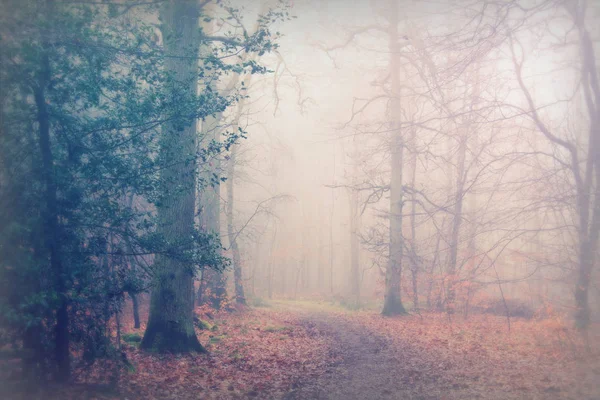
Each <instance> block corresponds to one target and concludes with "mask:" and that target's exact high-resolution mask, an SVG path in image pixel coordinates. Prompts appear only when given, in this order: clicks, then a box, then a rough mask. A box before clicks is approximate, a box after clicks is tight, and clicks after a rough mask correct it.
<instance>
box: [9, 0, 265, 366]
mask: <svg viewBox="0 0 600 400" xmlns="http://www.w3.org/2000/svg"><path fill="white" fill-rule="evenodd" d="M128 10H129V8H125V10H124V11H123V5H119V4H110V5H109V4H102V3H89V4H86V3H85V2H73V3H71V2H67V3H65V2H52V1H46V2H38V1H32V0H29V1H18V2H17V1H14V0H9V1H5V2H2V5H0V25H1V26H2V28H1V30H0V39H1V43H0V45H1V46H2V53H1V59H0V86H1V87H2V94H1V97H0V107H1V119H0V129H1V130H0V133H1V134H0V163H1V175H0V183H1V185H0V225H1V226H0V263H1V264H0V291H1V292H2V297H1V299H0V324H1V325H2V327H3V328H4V331H3V335H2V337H3V341H4V342H5V343H11V344H13V345H15V346H18V345H19V343H22V345H23V346H24V347H26V348H30V349H31V350H32V351H33V354H35V357H34V358H35V359H33V360H30V361H31V363H32V364H35V365H36V368H37V372H36V374H38V375H40V376H42V377H45V376H46V375H47V373H48V372H49V371H50V370H51V369H52V364H53V362H54V361H55V358H56V355H55V354H53V351H55V350H57V349H58V347H59V344H57V343H56V336H55V327H57V326H59V325H61V324H62V325H64V324H67V325H68V326H67V327H66V329H68V336H69V338H68V341H70V342H71V344H72V346H71V350H77V353H78V354H83V355H84V358H85V359H87V360H88V361H89V362H93V360H94V359H96V358H97V357H102V356H108V355H110V354H117V353H115V351H114V348H113V347H114V346H113V344H112V343H111V334H110V329H109V324H108V321H109V320H110V318H111V317H112V316H114V315H115V313H116V312H117V311H118V310H119V309H120V308H121V306H122V303H123V298H124V297H123V296H124V293H126V292H129V293H137V292H141V291H144V290H146V289H147V288H148V284H149V282H151V278H152V276H153V273H154V271H153V267H152V259H153V257H154V256H155V255H157V254H161V255H164V256H167V257H171V258H176V259H178V260H182V261H184V262H185V263H186V264H187V265H189V266H190V270H191V271H193V270H195V268H197V267H199V266H206V267H212V268H215V269H223V268H224V267H225V266H226V265H227V260H225V259H224V258H223V257H222V256H221V255H220V250H221V244H220V240H219V238H218V237H216V236H214V235H207V234H205V233H203V232H202V231H201V230H200V229H196V231H195V232H194V233H193V235H192V236H191V237H181V238H178V239H177V240H176V241H168V240H166V239H165V238H164V237H161V235H160V234H159V233H158V231H157V229H156V227H157V223H158V221H157V219H156V215H155V207H156V205H157V204H160V201H161V199H163V198H164V196H166V195H169V196H173V195H175V196H177V195H183V194H184V193H182V191H181V190H178V189H177V188H175V189H174V192H175V193H164V192H163V186H161V185H160V182H159V179H160V171H161V170H162V169H164V168H165V164H164V162H165V160H163V159H161V158H160V157H158V149H159V146H160V140H161V130H162V127H163V125H164V124H165V123H167V122H168V123H169V124H172V125H175V126H184V125H185V124H189V123H190V121H196V120H198V119H200V120H201V119H204V118H205V117H207V116H209V115H212V114H215V113H217V112H222V111H224V110H226V109H227V108H228V107H229V106H231V105H232V104H234V103H235V102H236V101H237V100H238V99H239V98H240V96H241V94H240V93H238V92H236V91H234V92H232V93H230V94H227V95H221V94H219V93H218V92H216V91H209V90H207V91H203V92H201V93H200V94H196V93H190V91H189V90H185V89H184V87H185V85H183V84H182V83H181V82H177V81H175V80H174V78H173V76H171V75H170V74H169V73H167V72H166V69H165V62H166V60H167V56H166V55H165V54H164V51H163V49H162V47H161V46H160V44H159V42H157V40H156V33H155V29H154V26H153V25H152V24H151V23H150V22H148V21H151V20H152V15H153V14H154V13H155V12H156V8H155V6H154V5H152V4H149V5H147V6H145V5H140V6H139V7H136V8H135V12H128ZM271 21H272V18H271V19H269V20H268V21H265V24H264V26H261V30H260V35H258V36H252V37H248V38H246V39H247V40H246V41H242V42H240V43H239V44H236V45H226V46H224V47H217V46H215V47H214V49H213V51H212V53H211V54H209V55H208V56H207V57H206V59H204V60H202V61H203V62H202V63H200V64H201V65H200V72H199V76H198V77H196V78H195V79H201V78H202V77H203V76H205V75H206V71H210V74H211V75H212V76H213V77H215V78H216V79H218V78H219V77H220V76H226V75H227V74H230V73H234V72H235V73H240V72H243V71H245V72H249V73H262V72H265V69H263V68H260V67H259V66H258V65H256V64H248V63H243V64H237V63H235V62H230V63H228V64H227V63H225V61H223V57H222V55H223V54H224V53H225V52H227V51H229V52H231V51H233V49H235V50H236V51H237V49H238V48H239V47H242V48H244V49H245V50H246V51H251V52H264V51H269V50H271V49H273V48H274V46H275V44H274V42H273V41H272V37H271V34H270V32H269V30H268V26H267V25H268V23H270V22H271ZM244 134H245V132H243V131H239V132H233V133H229V134H228V137H227V139H226V140H225V141H224V142H223V143H212V144H211V146H207V147H205V148H201V149H198V151H197V153H196V154H195V156H194V157H193V158H191V159H189V160H186V162H190V163H201V162H207V160H209V159H210V158H211V157H214V156H215V155H216V154H219V153H221V152H223V151H226V150H227V149H228V147H229V146H231V144H232V143H235V142H236V141H237V140H239V139H240V138H242V137H243V136H244ZM198 181H199V182H198V183H199V187H201V188H202V187H204V186H206V185H209V184H210V182H207V181H205V180H203V178H202V177H200V176H199V177H198ZM60 309H67V310H68V319H67V320H66V321H64V322H60V321H58V320H57V316H56V315H57V310H60ZM3 344H4V343H3ZM66 345H67V346H68V345H69V342H67V343H66Z"/></svg>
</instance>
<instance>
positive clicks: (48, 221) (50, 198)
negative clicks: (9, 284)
mask: <svg viewBox="0 0 600 400" xmlns="http://www.w3.org/2000/svg"><path fill="white" fill-rule="evenodd" d="M48 5H49V6H48V8H50V6H51V5H50V2H48ZM43 47H44V51H45V53H44V54H43V55H42V58H41V65H40V73H39V82H38V85H37V88H36V89H35V90H34V98H35V104H36V108H37V122H38V142H39V148H40V152H41V156H42V175H43V176H42V179H43V182H44V185H45V192H44V202H45V209H44V219H45V221H44V236H45V242H46V247H47V249H48V252H49V254H50V270H51V271H52V280H53V287H54V290H55V291H56V294H57V296H58V302H57V306H56V322H55V326H54V346H55V347H54V357H55V359H56V364H57V368H56V372H55V378H56V380H58V381H60V382H65V381H67V380H68V379H69V377H70V374H71V360H70V355H69V313H68V309H67V291H66V284H65V277H64V268H63V260H62V256H61V249H60V236H61V229H60V225H59V215H58V214H59V210H58V203H57V186H56V182H55V180H54V156H53V154H52V144H51V138H50V115H49V113H48V108H47V103H46V93H45V90H46V89H47V85H48V83H49V81H50V76H51V73H52V72H51V70H50V60H49V57H48V53H47V52H46V50H47V47H48V45H47V44H46V43H44V45H43Z"/></svg>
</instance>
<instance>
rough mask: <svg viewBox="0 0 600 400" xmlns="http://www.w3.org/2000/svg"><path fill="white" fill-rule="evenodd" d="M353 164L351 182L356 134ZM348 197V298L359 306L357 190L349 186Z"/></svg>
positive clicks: (354, 174) (355, 168)
mask: <svg viewBox="0 0 600 400" xmlns="http://www.w3.org/2000/svg"><path fill="white" fill-rule="evenodd" d="M353 142H354V146H353V147H354V149H353V153H354V154H353V160H352V161H353V165H352V183H353V184H355V183H357V182H358V160H357V157H358V143H357V140H356V136H355V137H354V139H353ZM348 195H349V197H350V298H351V299H352V303H353V304H352V305H353V306H354V307H356V308H358V307H359V306H360V242H359V234H360V213H359V197H358V190H357V189H354V188H351V189H349V193H348Z"/></svg>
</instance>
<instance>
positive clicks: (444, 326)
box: [0, 301, 600, 400]
mask: <svg viewBox="0 0 600 400" xmlns="http://www.w3.org/2000/svg"><path fill="white" fill-rule="evenodd" d="M144 311H145V310H144V309H142V320H145V318H146V316H145V315H144V314H145V312H144ZM198 315H199V317H200V318H202V320H203V321H206V322H207V323H206V324H205V327H204V329H201V330H198V336H199V338H200V341H201V342H202V343H203V344H204V345H205V346H206V347H207V349H208V350H209V352H210V353H209V355H203V354H193V355H179V356H178V355H157V354H152V353H147V352H143V351H140V350H139V349H138V348H137V345H136V342H135V340H133V339H136V338H138V339H139V335H141V334H142V333H143V329H144V326H142V327H141V329H134V328H133V324H132V321H131V318H130V316H129V315H128V314H127V312H126V313H125V315H124V318H123V319H124V321H123V331H124V332H125V333H126V334H124V335H123V338H124V339H126V340H127V342H126V344H124V345H123V350H124V352H125V354H126V355H127V359H128V360H129V362H130V363H131V367H130V368H128V369H126V370H121V372H120V373H119V374H118V375H116V374H115V373H114V371H115V369H114V368H109V367H110V366H111V363H101V362H97V363H96V364H95V365H94V366H93V367H92V368H89V367H86V366H79V367H78V368H76V370H75V379H74V380H75V382H74V383H73V384H71V385H69V386H67V387H59V388H56V387H45V388H44V389H43V390H41V391H40V390H38V391H35V392H33V391H28V392H27V393H21V394H20V395H18V396H17V395H14V396H8V398H23V399H25V398H26V399H35V398H40V399H49V398H55V399H129V400H137V399H154V398H157V399H249V398H250V399H251V398H255V399H285V400H300V399H306V400H308V399H348V400H350V399H423V400H424V399H445V400H453V399H584V400H585V399H598V398H600V385H599V384H598V379H599V378H600V336H598V335H595V336H594V335H590V336H589V338H588V340H587V343H586V341H585V340H583V339H582V338H581V337H580V336H579V335H578V334H577V333H576V332H574V331H573V330H571V329H570V328H569V327H568V326H566V325H565V324H564V323H563V322H562V321H560V320H558V319H546V320H542V321H527V320H516V319H515V320H512V321H511V329H510V332H509V331H508V325H507V321H506V319H505V318H501V317H495V316H487V315H476V316H471V317H470V318H469V319H467V320H465V319H464V318H462V317H459V316H454V317H453V318H452V319H450V318H448V316H447V315H444V314H432V313H428V314H422V315H409V316H403V317H396V318H384V317H382V316H380V315H379V314H378V313H376V312H374V311H348V310H345V309H343V308H341V307H338V306H333V305H331V303H327V302H321V303H318V302H308V301H307V302H302V301H274V302H271V303H268V304H264V306H263V307H255V308H250V309H246V310H243V311H236V312H232V313H227V312H221V313H214V312H206V310H201V309H199V310H198ZM5 367H6V365H5ZM0 378H2V376H0ZM4 378H5V379H10V378H7V377H6V375H5V376H4ZM0 385H2V382H0ZM4 395H6V392H4V394H3V396H4ZM0 397H2V396H0Z"/></svg>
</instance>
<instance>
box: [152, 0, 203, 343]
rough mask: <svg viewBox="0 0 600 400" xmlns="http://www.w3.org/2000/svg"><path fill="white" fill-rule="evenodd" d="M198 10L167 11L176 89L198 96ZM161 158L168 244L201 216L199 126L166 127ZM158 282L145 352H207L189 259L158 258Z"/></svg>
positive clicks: (185, 6)
mask: <svg viewBox="0 0 600 400" xmlns="http://www.w3.org/2000/svg"><path fill="white" fill-rule="evenodd" d="M198 17H199V9H198V5H197V4H196V2H194V1H183V0H178V1H169V2H168V3H166V4H165V5H164V6H163V9H162V10H161V20H162V23H163V26H162V29H163V38H164V40H165V51H166V52H167V55H169V56H171V57H169V58H168V59H167V61H166V68H167V69H168V70H169V71H170V72H171V73H172V74H173V76H174V78H175V80H176V84H178V85H184V86H183V88H184V89H185V90H189V91H193V92H194V93H195V91H196V85H197V81H196V76H197V72H198V67H197V60H196V57H187V58H182V57H177V56H178V55H179V56H180V55H182V54H186V55H190V54H192V55H196V54H197V50H196V49H197V48H198V40H197V39H198V36H197V35H198ZM163 135H164V136H163V139H162V142H161V148H160V157H161V158H162V160H163V162H164V163H165V165H167V167H166V168H164V169H163V170H162V173H161V184H162V185H164V190H165V193H167V194H168V195H167V196H166V197H165V198H164V199H163V200H162V201H161V203H160V204H159V206H158V207H157V210H158V218H159V227H158V229H159V230H160V233H162V234H163V235H164V238H165V239H166V240H167V241H168V242H176V241H178V240H181V239H182V238H186V237H191V236H192V235H193V231H194V214H195V212H194V211H195V189H196V177H195V172H196V168H195V162H194V161H193V160H194V157H195V151H196V121H195V120H190V121H188V122H187V123H186V124H185V126H183V127H176V126H174V125H173V124H171V123H168V124H166V126H164V131H163ZM155 271H156V281H155V285H154V287H153V290H152V296H151V299H150V316H149V319H148V327H147V329H146V332H145V334H144V338H143V340H142V343H141V348H143V349H148V350H153V351H157V352H175V353H181V352H189V351H199V352H202V351H205V350H204V348H203V347H202V345H201V344H200V342H199V341H198V338H197V337H196V332H195V331H194V324H193V306H194V305H193V298H192V296H191V293H192V288H193V270H192V266H191V265H189V263H188V262H186V261H185V260H181V259H177V258H174V257H168V256H165V255H158V256H157V257H156V261H155Z"/></svg>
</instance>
